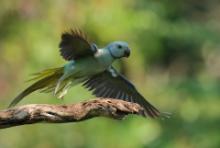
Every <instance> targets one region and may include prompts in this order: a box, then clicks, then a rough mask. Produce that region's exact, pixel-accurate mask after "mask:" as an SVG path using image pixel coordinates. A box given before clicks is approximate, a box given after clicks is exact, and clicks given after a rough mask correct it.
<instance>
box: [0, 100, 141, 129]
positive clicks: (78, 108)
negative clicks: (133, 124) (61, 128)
mask: <svg viewBox="0 0 220 148" xmlns="http://www.w3.org/2000/svg"><path fill="white" fill-rule="evenodd" d="M128 114H138V115H141V116H145V114H144V109H143V108H142V107H141V106H140V105H138V104H136V103H130V102H126V101H122V100H116V99H100V98H98V99H95V100H90V101H86V102H81V103H77V104H72V105H48V104H32V105H24V106H20V107H15V108H10V109H6V110H2V111H0V129H2V128H9V127H13V126H19V125H24V124H33V123H38V122H47V123H67V122H79V121H83V120H87V119H91V118H93V117H99V116H102V117H109V118H113V119H117V120H121V119H123V118H124V117H125V116H126V115H128Z"/></svg>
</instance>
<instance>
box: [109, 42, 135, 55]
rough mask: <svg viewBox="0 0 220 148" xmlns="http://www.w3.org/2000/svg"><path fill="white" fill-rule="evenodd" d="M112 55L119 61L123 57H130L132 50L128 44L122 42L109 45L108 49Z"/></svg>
mask: <svg viewBox="0 0 220 148" xmlns="http://www.w3.org/2000/svg"><path fill="white" fill-rule="evenodd" d="M106 48H107V49H108V51H109V53H110V54H111V56H112V57H113V58H115V59H119V58H122V57H129V56H130V53H131V50H130V49H129V47H128V43H126V42H122V41H115V42H112V43H110V44H109V45H107V47H106Z"/></svg>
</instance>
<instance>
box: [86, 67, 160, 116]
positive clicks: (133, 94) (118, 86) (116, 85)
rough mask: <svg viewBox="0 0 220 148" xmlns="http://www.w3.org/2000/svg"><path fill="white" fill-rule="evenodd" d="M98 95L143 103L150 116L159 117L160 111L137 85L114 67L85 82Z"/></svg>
mask: <svg viewBox="0 0 220 148" xmlns="http://www.w3.org/2000/svg"><path fill="white" fill-rule="evenodd" d="M83 85H84V86H85V87H86V88H88V89H89V90H90V91H92V93H93V94H94V95H95V96H96V97H104V98H115V99H122V100H125V101H129V102H133V103H137V104H139V105H141V106H142V107H143V108H144V109H145V111H146V113H147V115H148V116H150V117H153V118H154V117H159V116H160V115H161V113H160V111H159V110H158V109H156V108H155V107H154V106H153V105H151V104H150V103H149V102H148V101H147V100H145V99H144V97H143V96H142V95H141V94H140V93H139V92H138V91H137V90H136V88H135V86H134V85H133V84H132V83H131V82H129V81H128V80H127V79H126V78H125V77H124V76H123V75H121V74H120V73H118V72H117V71H116V70H115V69H114V68H113V67H111V68H109V69H108V70H106V71H104V72H103V73H100V74H97V75H95V76H93V77H92V78H90V79H88V80H87V81H86V82H85V83H84V84H83Z"/></svg>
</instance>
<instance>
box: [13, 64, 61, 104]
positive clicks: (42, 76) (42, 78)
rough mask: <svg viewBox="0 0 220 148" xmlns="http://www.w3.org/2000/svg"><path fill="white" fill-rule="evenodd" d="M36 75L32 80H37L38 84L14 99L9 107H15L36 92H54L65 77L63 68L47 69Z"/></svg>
mask: <svg viewBox="0 0 220 148" xmlns="http://www.w3.org/2000/svg"><path fill="white" fill-rule="evenodd" d="M34 75H35V77H34V78H33V79H31V80H35V81H36V82H35V83H34V84H32V85H31V86H29V87H28V88H26V89H25V90H24V91H23V92H21V93H20V94H19V95H18V96H17V97H16V98H14V100H13V101H12V102H11V104H10V105H9V107H12V106H15V105H16V104H17V103H18V102H20V101H21V100H22V99H23V98H24V97H26V96H27V95H29V94H30V93H32V92H34V91H36V90H41V92H51V91H53V90H54V88H55V87H56V84H57V81H58V79H59V78H60V77H61V76H62V75H63V67H60V68H54V69H47V70H44V71H42V72H39V73H36V74H34Z"/></svg>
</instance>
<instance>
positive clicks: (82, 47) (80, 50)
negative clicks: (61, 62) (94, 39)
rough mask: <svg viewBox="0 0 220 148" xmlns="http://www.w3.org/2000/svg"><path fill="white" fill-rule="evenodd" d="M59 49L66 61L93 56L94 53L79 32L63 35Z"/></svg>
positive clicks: (73, 31)
mask: <svg viewBox="0 0 220 148" xmlns="http://www.w3.org/2000/svg"><path fill="white" fill-rule="evenodd" d="M59 47H60V54H61V56H62V57H63V58H64V59H65V60H67V61H69V60H76V59H79V58H82V57H86V56H90V55H93V54H94V53H95V51H96V50H94V47H93V46H92V45H91V44H90V43H89V42H88V40H87V39H86V36H85V35H84V34H83V33H82V31H80V30H71V31H70V32H65V33H63V34H62V36H61V42H60V44H59Z"/></svg>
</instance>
